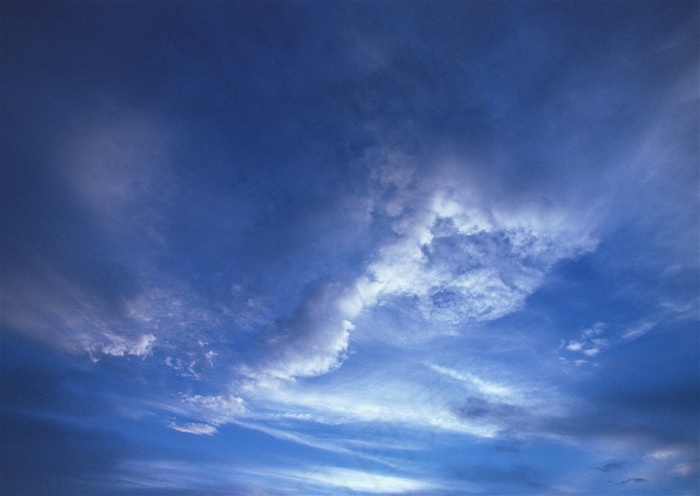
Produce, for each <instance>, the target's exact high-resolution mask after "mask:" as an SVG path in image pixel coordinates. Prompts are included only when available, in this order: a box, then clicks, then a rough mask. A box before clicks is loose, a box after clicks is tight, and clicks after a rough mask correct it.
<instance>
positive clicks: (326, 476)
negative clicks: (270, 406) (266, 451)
mask: <svg viewBox="0 0 700 496" xmlns="http://www.w3.org/2000/svg"><path fill="white" fill-rule="evenodd" d="M280 474H281V475H283V476H286V477H289V478H292V479H295V480H299V482H300V490H301V491H302V492H303V491H304V490H307V491H313V490H314V489H316V490H318V488H324V489H333V490H338V489H344V490H351V491H359V492H364V493H370V494H403V493H409V492H411V493H414V492H430V491H436V490H439V489H440V487H439V486H438V485H436V484H434V483H431V482H427V481H423V480H420V479H415V478H408V477H399V476H396V475H390V474H384V473H379V472H373V471H368V470H354V469H348V468H341V467H329V466H322V465H319V466H315V467H310V468H309V469H308V470H306V471H284V470H282V471H281V472H280Z"/></svg>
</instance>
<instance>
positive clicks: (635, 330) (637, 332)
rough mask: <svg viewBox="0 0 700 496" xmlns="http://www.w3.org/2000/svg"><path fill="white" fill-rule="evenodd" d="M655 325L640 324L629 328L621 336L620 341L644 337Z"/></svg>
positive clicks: (650, 323) (648, 323)
mask: <svg viewBox="0 0 700 496" xmlns="http://www.w3.org/2000/svg"><path fill="white" fill-rule="evenodd" d="M655 325H656V324H655V323H653V322H642V323H641V324H638V325H635V326H632V327H630V328H629V329H627V330H626V331H625V333H624V334H623V335H622V339H625V340H633V339H637V338H640V337H642V336H644V335H645V334H646V333H647V332H649V331H651V330H652V329H653V328H654V326H655Z"/></svg>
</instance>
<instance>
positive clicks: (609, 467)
mask: <svg viewBox="0 0 700 496" xmlns="http://www.w3.org/2000/svg"><path fill="white" fill-rule="evenodd" d="M624 467H625V464H624V463H623V462H612V463H606V464H605V465H603V466H602V467H597V468H598V470H600V471H601V472H612V471H614V470H622V469H623V468H624Z"/></svg>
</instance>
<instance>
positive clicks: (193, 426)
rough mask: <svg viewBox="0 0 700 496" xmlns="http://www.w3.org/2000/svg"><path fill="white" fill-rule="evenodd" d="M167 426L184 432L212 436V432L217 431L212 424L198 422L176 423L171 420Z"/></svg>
mask: <svg viewBox="0 0 700 496" xmlns="http://www.w3.org/2000/svg"><path fill="white" fill-rule="evenodd" d="M169 427H170V428H171V429H174V430H176V431H178V432H186V433H187V434H195V435H205V436H213V435H214V434H216V433H217V432H218V431H217V430H216V427H214V426H213V425H209V424H200V423H197V422H187V423H184V424H178V423H177V422H171V423H170V424H169Z"/></svg>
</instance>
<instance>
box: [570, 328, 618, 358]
mask: <svg viewBox="0 0 700 496" xmlns="http://www.w3.org/2000/svg"><path fill="white" fill-rule="evenodd" d="M606 329H607V326H606V325H605V324H604V323H602V322H597V323H595V324H593V326H591V327H589V328H588V329H584V330H583V331H581V333H580V335H579V337H578V338H577V339H572V340H570V341H569V342H568V344H566V346H564V343H565V342H562V344H561V346H560V347H559V348H560V349H561V348H562V347H564V350H566V351H569V352H572V353H580V354H582V355H585V356H587V357H591V358H592V357H595V356H597V355H598V354H600V352H601V351H603V350H605V349H606V348H608V347H610V345H611V344H612V343H611V341H610V340H609V339H605V338H601V337H599V336H600V335H601V334H603V333H604V332H605V331H606ZM563 360H564V361H568V360H566V359H563ZM574 363H575V364H576V365H583V364H586V363H591V362H590V361H588V360H584V359H576V360H575V361H574Z"/></svg>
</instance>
